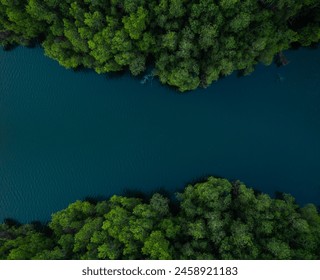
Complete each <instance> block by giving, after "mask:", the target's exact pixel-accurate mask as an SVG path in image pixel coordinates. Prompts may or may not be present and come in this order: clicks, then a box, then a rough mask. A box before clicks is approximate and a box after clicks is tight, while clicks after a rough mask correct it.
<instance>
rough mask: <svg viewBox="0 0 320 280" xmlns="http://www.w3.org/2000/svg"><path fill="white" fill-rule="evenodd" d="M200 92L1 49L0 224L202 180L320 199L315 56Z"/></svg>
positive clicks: (309, 53)
mask: <svg viewBox="0 0 320 280" xmlns="http://www.w3.org/2000/svg"><path fill="white" fill-rule="evenodd" d="M286 56H287V58H288V59H289V60H290V61H291V63H290V64H289V65H287V66H286V67H283V68H277V67H276V66H274V65H272V66H270V67H265V66H262V65H261V66H258V67H257V70H256V71H255V72H254V73H253V74H252V75H251V76H248V77H244V78H237V77H236V74H233V75H231V76H229V77H227V78H225V79H222V80H220V81H219V82H217V83H215V84H214V85H212V86H211V87H209V88H208V89H206V90H197V91H194V92H192V93H188V94H183V95H181V94H178V93H177V92H175V91H174V90H172V89H170V88H168V87H165V86H161V85H160V83H159V82H158V81H157V79H153V80H152V79H149V80H148V81H146V83H144V84H143V83H141V79H143V78H141V79H134V78H132V77H130V75H129V74H126V75H123V76H118V77H117V76H115V77H112V78H109V79H106V77H105V76H104V75H98V74H95V73H93V72H91V71H86V72H78V73H75V72H73V71H71V70H66V69H64V68H62V67H60V66H59V65H58V63H57V62H55V61H53V60H51V59H48V58H46V57H45V56H44V55H43V51H42V50H41V49H27V48H22V47H20V48H17V49H15V50H13V51H10V52H4V51H2V50H1V51H0V190H1V193H0V220H2V219H3V218H5V217H12V218H16V219H19V220H20V221H22V222H26V221H31V220H35V219H40V220H43V221H44V220H48V219H49V218H50V215H51V213H53V212H55V211H58V210H60V209H62V208H64V207H66V206H67V205H68V204H69V203H71V202H73V201H75V200H76V199H83V198H85V197H86V196H98V195H101V196H106V197H107V196H110V195H112V194H123V193H124V192H125V191H126V190H138V191H142V192H147V193H148V192H149V193H150V192H153V191H157V190H159V189H161V188H164V189H166V190H168V191H169V192H170V193H174V192H175V191H177V190H180V189H182V188H183V187H184V186H185V185H186V184H187V183H188V182H190V181H194V180H196V179H198V178H201V177H202V176H206V175H208V174H212V175H219V176H222V177H226V178H229V179H240V180H242V181H244V182H245V183H246V184H247V185H248V186H253V187H255V188H257V189H260V190H262V191H264V192H267V193H269V194H273V193H274V191H276V190H279V191H284V192H289V193H291V194H293V195H294V196H296V198H297V200H298V202H299V203H300V204H302V205H304V204H306V203H309V202H312V203H316V204H320V178H319V177H320V176H319V174H320V172H319V169H320V168H319V167H320V129H319V127H320V49H318V50H306V49H301V50H299V51H289V52H286Z"/></svg>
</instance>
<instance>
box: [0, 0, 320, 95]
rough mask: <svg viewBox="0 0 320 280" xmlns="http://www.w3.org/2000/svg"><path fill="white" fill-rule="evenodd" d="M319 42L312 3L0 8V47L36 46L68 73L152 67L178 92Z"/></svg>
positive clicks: (207, 1)
mask: <svg viewBox="0 0 320 280" xmlns="http://www.w3.org/2000/svg"><path fill="white" fill-rule="evenodd" d="M319 40H320V2H319V0H301V1H291V0H281V1H274V0H243V1H240V0H216V1H212V0H159V1H156V0H108V1H102V0H90V1H89V0H61V1H54V0H15V1H11V0H0V45H2V46H9V45H12V44H21V45H28V44H30V43H33V42H39V43H41V45H42V46H43V48H44V50H45V54H46V55H47V56H49V57H51V58H53V59H56V60H57V61H59V63H60V64H61V65H63V66H64V67H67V68H77V67H87V68H92V69H94V70H95V71H96V72H98V73H107V72H111V71H120V70H123V69H129V70H130V72H131V73H132V75H139V74H141V73H143V72H144V71H145V69H146V67H147V63H152V64H153V66H154V68H155V71H154V73H155V75H157V76H158V77H159V79H160V81H161V82H162V83H165V84H169V85H171V86H174V87H176V88H178V89H179V90H180V91H186V90H193V89H195V88H197V87H199V86H202V87H207V86H208V85H210V84H211V83H212V82H214V81H216V80H217V79H218V78H219V77H221V76H225V75H229V74H230V73H232V72H233V71H236V70H239V71H241V73H243V74H248V73H250V72H252V71H253V69H254V66H255V65H256V64H257V63H259V62H262V63H265V64H270V63H271V62H272V60H273V58H274V56H275V54H277V53H279V52H280V51H282V50H285V49H288V48H289V47H290V46H292V44H299V45H302V46H309V45H311V44H314V43H316V42H319Z"/></svg>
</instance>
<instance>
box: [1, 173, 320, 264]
mask: <svg viewBox="0 0 320 280" xmlns="http://www.w3.org/2000/svg"><path fill="white" fill-rule="evenodd" d="M173 206H175V207H173ZM0 259H107V260H114V259H116V260H121V259H161V260H163V259H223V260H227V259H277V260H278V259H320V215H319V213H318V211H317V208H316V207H315V206H314V205H312V204H308V205H306V206H305V207H299V206H298V205H297V204H296V203H295V200H294V198H293V197H292V196H290V195H288V194H283V195H282V196H281V197H279V198H271V197H270V196H269V195H266V194H263V193H258V192H256V191H254V190H253V189H251V188H247V187H246V186H245V185H244V184H243V183H241V182H239V181H235V182H230V181H228V180H226V179H220V178H214V177H209V178H208V179H207V180H206V181H204V182H199V183H196V184H194V185H188V186H187V187H186V188H185V189H184V191H183V192H182V193H178V194H177V196H176V202H173V201H170V200H169V199H168V198H166V197H164V196H163V195H160V194H158V193H155V194H154V195H153V196H152V197H151V198H150V199H148V200H142V199H139V198H133V197H123V196H113V197H111V198H110V199H109V200H106V201H100V202H95V203H93V202H88V201H76V202H74V203H72V204H70V205H69V206H68V207H67V208H66V209H63V210H61V211H59V212H57V213H54V214H53V215H52V218H51V220H50V222H49V223H48V224H47V225H42V224H39V223H31V224H24V225H21V224H18V223H14V222H13V221H12V220H5V222H4V223H3V224H0Z"/></svg>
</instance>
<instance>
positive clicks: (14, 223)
mask: <svg viewBox="0 0 320 280" xmlns="http://www.w3.org/2000/svg"><path fill="white" fill-rule="evenodd" d="M3 223H4V224H5V225H7V226H9V227H19V226H21V223H20V222H19V221H18V220H16V219H12V218H5V219H4V220H3Z"/></svg>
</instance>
